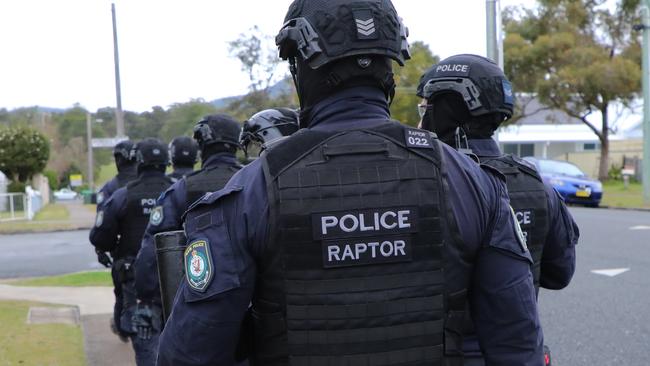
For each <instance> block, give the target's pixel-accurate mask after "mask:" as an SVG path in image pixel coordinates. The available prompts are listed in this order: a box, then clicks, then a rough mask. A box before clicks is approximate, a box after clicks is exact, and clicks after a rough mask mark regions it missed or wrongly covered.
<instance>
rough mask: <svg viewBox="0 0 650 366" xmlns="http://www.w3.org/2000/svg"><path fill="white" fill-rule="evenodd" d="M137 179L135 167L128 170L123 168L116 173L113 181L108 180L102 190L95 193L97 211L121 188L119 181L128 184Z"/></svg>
mask: <svg viewBox="0 0 650 366" xmlns="http://www.w3.org/2000/svg"><path fill="white" fill-rule="evenodd" d="M136 178H137V174H136V172H135V166H134V167H129V168H128V169H126V168H125V170H123V171H121V172H119V173H117V175H116V176H115V177H113V179H111V180H109V181H108V182H106V183H105V184H104V185H103V186H102V188H100V189H99V191H97V211H99V210H100V209H101V208H102V205H103V204H104V203H106V201H107V200H108V199H109V198H111V196H112V195H113V193H115V191H117V190H118V189H120V188H122V187H123V186H124V185H126V184H124V185H123V186H122V187H120V179H121V180H122V181H123V182H125V183H126V182H129V181H132V180H134V179H136Z"/></svg>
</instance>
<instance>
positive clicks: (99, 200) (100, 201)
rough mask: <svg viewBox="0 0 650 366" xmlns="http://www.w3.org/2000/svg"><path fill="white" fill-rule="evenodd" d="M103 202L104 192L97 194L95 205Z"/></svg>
mask: <svg viewBox="0 0 650 366" xmlns="http://www.w3.org/2000/svg"><path fill="white" fill-rule="evenodd" d="M102 202H104V192H99V193H97V204H100V203H102Z"/></svg>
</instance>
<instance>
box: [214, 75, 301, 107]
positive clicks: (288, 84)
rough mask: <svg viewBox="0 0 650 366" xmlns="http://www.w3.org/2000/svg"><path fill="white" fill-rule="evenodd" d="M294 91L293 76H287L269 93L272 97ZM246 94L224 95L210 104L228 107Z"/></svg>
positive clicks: (273, 86)
mask: <svg viewBox="0 0 650 366" xmlns="http://www.w3.org/2000/svg"><path fill="white" fill-rule="evenodd" d="M291 92H293V82H292V81H291V78H289V77H288V78H285V79H283V80H280V81H278V82H277V83H275V84H274V85H272V86H271V87H270V88H269V94H270V96H271V98H276V97H279V96H280V95H282V94H287V93H291ZM243 97H244V95H237V96H231V97H224V98H220V99H215V100H212V101H210V104H212V105H213V106H215V107H216V108H226V107H228V105H229V104H230V103H232V102H234V101H236V100H238V99H241V98H243Z"/></svg>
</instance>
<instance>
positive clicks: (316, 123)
mask: <svg viewBox="0 0 650 366" xmlns="http://www.w3.org/2000/svg"><path fill="white" fill-rule="evenodd" d="M311 116H312V118H311V121H310V124H309V128H313V129H315V130H316V129H318V130H323V131H340V130H346V129H360V128H372V127H375V126H377V125H380V124H382V123H385V121H386V120H387V119H388V118H389V113H388V107H387V103H386V100H385V97H384V95H383V93H381V92H380V91H379V90H377V89H374V88H365V87H360V88H352V89H348V90H346V91H343V92H340V93H338V94H336V95H334V96H331V97H329V98H327V99H326V100H324V101H322V102H321V103H319V104H318V105H317V106H315V107H314V109H313V111H312V114H311ZM289 138H291V137H289ZM442 158H443V164H446V169H447V171H448V174H449V181H448V183H449V186H450V187H452V189H451V191H450V192H449V195H450V197H449V198H450V201H451V204H452V207H453V213H454V215H455V217H456V220H457V222H458V223H459V225H460V226H461V229H460V231H461V233H462V239H463V240H464V243H465V245H468V246H471V250H472V251H473V252H475V253H476V262H475V269H474V270H475V272H474V274H473V281H472V285H471V288H470V289H469V290H470V292H471V296H470V300H469V301H470V305H471V307H472V314H473V315H474V321H475V324H476V328H477V330H478V335H479V338H480V341H481V346H482V347H483V349H484V351H485V354H486V358H487V360H488V361H489V362H490V364H491V365H535V366H542V365H543V355H542V343H543V336H542V330H541V327H540V323H539V319H538V316H537V307H536V302H535V290H534V287H533V281H532V275H531V273H530V264H531V262H532V260H531V258H530V254H529V253H528V252H527V251H524V250H523V247H522V245H521V243H520V242H519V240H518V239H517V236H516V232H515V226H514V222H515V221H514V218H513V215H512V213H511V209H510V207H509V201H508V196H507V191H506V189H505V183H504V182H503V180H502V178H498V177H496V175H492V174H486V172H485V171H484V170H483V169H482V168H481V167H480V166H479V165H477V164H475V163H474V162H473V161H471V160H470V159H469V158H467V157H465V156H463V155H461V154H459V153H458V152H456V151H455V150H453V149H451V148H450V147H447V146H443V149H442ZM261 163H262V162H261V161H259V160H257V161H254V162H253V163H251V164H250V165H248V166H247V167H245V168H243V169H242V170H240V171H239V172H238V173H237V174H235V176H234V177H233V178H232V179H231V180H230V182H228V184H227V185H226V187H225V188H224V189H222V190H220V191H218V192H214V193H212V194H210V195H206V196H205V197H204V198H203V199H202V200H201V201H198V202H197V203H196V204H195V205H193V206H192V208H191V209H190V210H189V211H188V214H187V217H186V221H185V231H186V233H188V235H189V238H188V242H192V241H194V240H205V241H206V242H207V243H208V246H209V249H210V255H211V262H212V263H213V264H212V266H213V270H214V274H213V276H212V280H211V282H210V284H209V285H208V286H207V288H206V289H205V291H204V292H198V291H195V290H193V289H192V288H191V287H190V286H189V285H188V283H187V281H183V282H182V283H181V287H180V289H179V291H178V293H177V294H176V299H175V304H174V308H173V311H172V315H171V317H170V318H169V320H168V321H167V324H166V326H165V329H164V331H163V334H162V336H161V340H160V348H159V357H158V365H232V364H233V363H234V361H233V355H234V350H235V347H236V344H237V340H238V337H239V333H240V325H241V322H242V319H243V318H244V315H245V312H246V310H247V308H248V306H249V304H250V302H251V298H252V295H253V291H254V287H255V280H256V275H257V263H258V261H259V260H260V256H261V255H263V254H262V253H264V251H265V247H266V245H267V244H268V235H269V225H268V224H269V217H268V215H269V202H268V197H267V191H266V182H265V178H264V174H263V172H262V164H261ZM197 216H201V218H203V219H204V220H196V218H197ZM207 221H209V222H210V223H211V224H210V225H206V224H205V222H207ZM449 272H450V273H448V277H449V278H455V275H454V273H453V269H452V270H450V271H449Z"/></svg>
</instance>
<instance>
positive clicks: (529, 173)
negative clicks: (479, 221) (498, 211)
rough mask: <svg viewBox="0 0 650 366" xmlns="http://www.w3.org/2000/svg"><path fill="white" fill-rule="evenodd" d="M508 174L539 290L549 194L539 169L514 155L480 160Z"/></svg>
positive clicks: (510, 194) (513, 204)
mask: <svg viewBox="0 0 650 366" xmlns="http://www.w3.org/2000/svg"><path fill="white" fill-rule="evenodd" d="M481 163H483V164H486V165H489V166H491V167H493V168H496V169H497V170H499V171H500V172H501V173H502V174H503V175H505V176H506V181H507V186H508V192H509V196H510V205H511V206H512V208H513V209H514V211H515V216H516V217H517V221H519V226H521V229H522V230H523V232H524V237H525V239H526V245H527V246H528V250H530V255H531V257H532V258H533V268H532V272H533V279H534V282H535V290H536V291H539V277H540V269H541V267H540V265H541V261H542V252H543V250H544V244H545V243H546V237H547V235H548V234H547V233H548V230H549V219H548V215H549V214H548V198H547V196H546V189H545V188H544V182H543V181H542V178H541V177H540V176H539V174H538V173H537V171H536V170H535V169H533V168H531V167H529V166H528V165H526V164H525V163H523V162H521V161H519V160H518V159H517V158H515V157H513V156H512V155H505V156H501V157H498V158H489V159H486V160H481Z"/></svg>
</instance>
